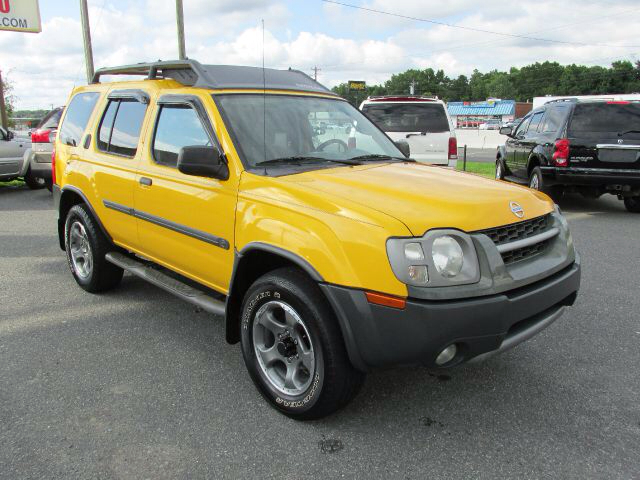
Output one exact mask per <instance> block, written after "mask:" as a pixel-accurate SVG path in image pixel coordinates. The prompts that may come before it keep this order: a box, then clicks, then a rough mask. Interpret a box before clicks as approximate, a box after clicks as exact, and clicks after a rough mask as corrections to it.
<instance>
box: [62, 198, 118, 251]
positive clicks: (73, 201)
mask: <svg viewBox="0 0 640 480" xmlns="http://www.w3.org/2000/svg"><path fill="white" fill-rule="evenodd" d="M79 204H83V205H86V207H87V208H88V209H89V213H90V214H91V216H92V217H93V218H94V220H95V221H96V223H97V224H98V226H99V227H100V230H101V231H102V233H103V234H104V235H105V236H106V237H107V239H109V240H110V241H111V236H110V235H109V233H108V232H107V231H106V229H105V228H104V225H103V224H102V222H101V221H100V217H98V215H96V212H95V210H94V209H93V207H92V206H91V203H89V200H87V197H86V196H85V195H84V193H82V191H81V190H80V189H78V188H76V187H72V186H65V187H64V188H63V189H62V191H61V193H60V202H59V206H58V241H59V244H60V248H61V249H62V250H64V224H65V222H66V220H67V214H68V213H69V210H71V208H73V207H74V206H75V205H79Z"/></svg>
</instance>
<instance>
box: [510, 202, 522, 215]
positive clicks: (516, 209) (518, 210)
mask: <svg viewBox="0 0 640 480" xmlns="http://www.w3.org/2000/svg"><path fill="white" fill-rule="evenodd" d="M509 208H511V212H512V213H513V214H514V215H515V216H516V217H518V218H522V217H524V210H523V209H522V207H521V206H520V204H519V203H516V202H510V203H509Z"/></svg>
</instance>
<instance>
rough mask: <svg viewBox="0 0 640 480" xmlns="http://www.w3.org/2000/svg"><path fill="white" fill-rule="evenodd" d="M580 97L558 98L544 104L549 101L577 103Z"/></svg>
mask: <svg viewBox="0 0 640 480" xmlns="http://www.w3.org/2000/svg"><path fill="white" fill-rule="evenodd" d="M578 100H579V99H578V98H576V97H570V98H556V99H555V100H549V101H548V102H544V104H545V105H546V104H548V103H557V102H571V103H577V102H578Z"/></svg>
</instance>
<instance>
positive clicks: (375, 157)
mask: <svg viewBox="0 0 640 480" xmlns="http://www.w3.org/2000/svg"><path fill="white" fill-rule="evenodd" d="M383 159H389V160H398V161H400V162H415V160H413V159H412V158H400V157H392V156H391V155H377V154H370V155H359V156H357V157H352V158H351V159H350V160H364V161H368V160H369V161H374V160H383Z"/></svg>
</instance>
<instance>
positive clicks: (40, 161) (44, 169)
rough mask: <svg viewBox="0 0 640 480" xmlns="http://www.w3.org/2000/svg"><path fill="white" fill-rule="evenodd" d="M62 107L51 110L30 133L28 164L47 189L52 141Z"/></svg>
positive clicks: (49, 182) (49, 184)
mask: <svg viewBox="0 0 640 480" xmlns="http://www.w3.org/2000/svg"><path fill="white" fill-rule="evenodd" d="M63 110H64V107H57V108H54V109H53V110H51V111H50V112H49V113H47V114H46V115H45V117H44V118H43V119H42V120H41V121H40V123H39V124H38V126H37V127H36V129H35V130H34V131H33V132H31V154H30V157H29V163H30V165H31V171H32V173H33V175H35V176H37V177H40V178H43V179H44V181H45V185H46V186H47V188H49V189H51V153H52V152H53V141H54V140H55V138H56V133H57V131H58V123H59V122H60V116H61V115H62V111H63Z"/></svg>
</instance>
